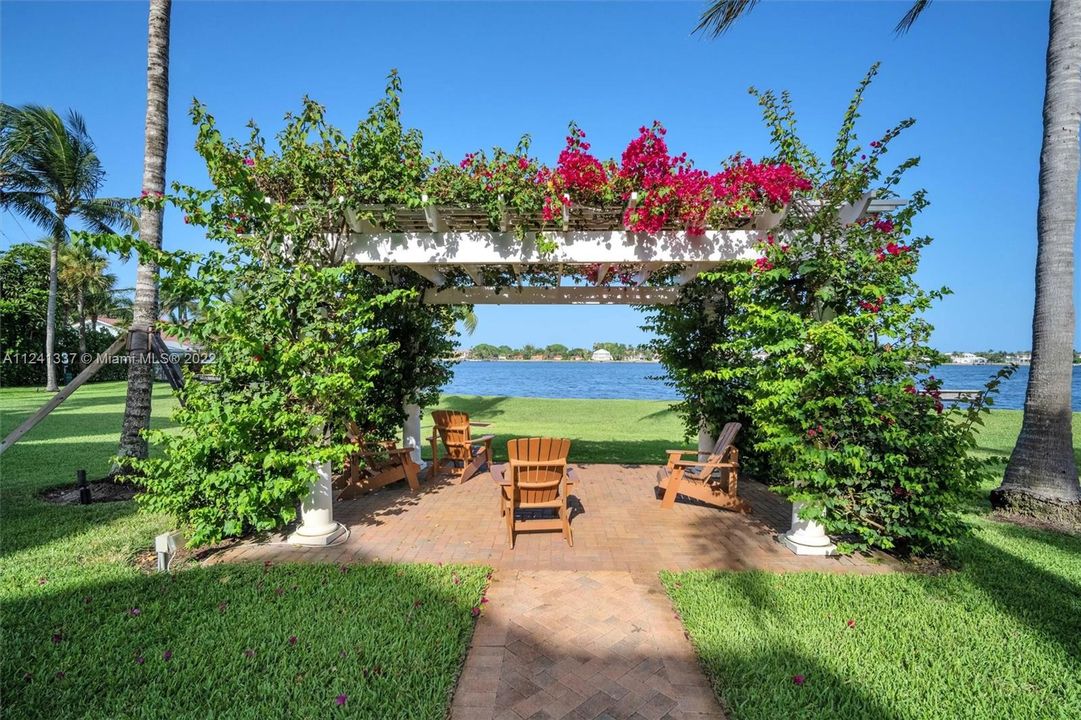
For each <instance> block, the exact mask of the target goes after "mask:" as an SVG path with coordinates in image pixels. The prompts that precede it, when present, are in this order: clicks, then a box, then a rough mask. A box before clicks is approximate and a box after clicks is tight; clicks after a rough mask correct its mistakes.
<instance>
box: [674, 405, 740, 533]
mask: <svg viewBox="0 0 1081 720" xmlns="http://www.w3.org/2000/svg"><path fill="white" fill-rule="evenodd" d="M740 427H741V426H740V424H739V423H736V422H730V423H728V424H726V425H725V426H724V429H722V430H721V434H720V436H719V437H718V438H717V442H716V444H714V446H713V450H712V452H710V453H709V455H708V456H705V459H704V460H703V455H704V454H703V453H699V452H698V451H697V450H669V451H668V464H667V465H665V466H664V467H662V468H661V469H660V470H658V471H657V487H659V488H660V489H661V490H663V491H664V497H663V499H662V500H661V507H662V508H670V507H672V506H673V505H674V504H675V502H676V496H677V495H683V496H685V497H689V498H694V499H695V500H700V501H702V502H704V503H708V504H710V505H716V506H717V507H722V508H729V509H731V510H736V511H737V512H741V513H745V512H750V511H751V506H750V505H748V504H747V503H745V502H743V501H742V500H740V499H739V496H738V495H737V492H736V491H737V486H738V484H739V450H737V449H736V446H735V445H733V444H732V443H733V442H735V439H736V435H737V434H738V433H739V430H740ZM685 455H697V456H698V457H697V459H696V460H684V459H683V456H685Z"/></svg>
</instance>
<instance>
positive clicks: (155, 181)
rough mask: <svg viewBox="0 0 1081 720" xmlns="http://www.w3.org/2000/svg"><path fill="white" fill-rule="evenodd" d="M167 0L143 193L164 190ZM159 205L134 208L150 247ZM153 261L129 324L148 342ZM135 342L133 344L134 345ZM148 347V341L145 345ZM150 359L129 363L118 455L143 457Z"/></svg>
mask: <svg viewBox="0 0 1081 720" xmlns="http://www.w3.org/2000/svg"><path fill="white" fill-rule="evenodd" d="M171 12H172V1H171V0H150V17H149V20H148V22H147V24H148V27H149V32H148V37H147V65H146V137H145V143H144V150H143V194H144V195H158V196H160V195H161V194H163V193H164V192H165V152H166V149H167V147H168V144H169V142H168V140H169V16H170V13H171ZM162 214H163V211H162V208H161V206H160V205H153V206H151V205H149V204H146V205H143V207H142V209H141V212H140V213H139V239H140V240H142V241H143V242H145V243H147V244H148V245H151V246H152V247H155V248H160V247H161V224H162ZM158 313H159V306H158V266H157V264H156V263H154V262H152V261H149V260H147V259H142V258H140V260H139V268H138V270H137V271H136V275H135V307H134V313H133V318H132V329H133V330H134V331H135V333H136V334H135V336H134V337H135V338H136V339H140V338H141V339H144V340H147V341H148V339H149V338H148V336H147V335H146V334H145V333H147V332H149V330H150V329H151V328H152V327H153V326H154V324H155V323H157V322H158ZM136 347H138V345H136ZM144 347H146V348H147V349H149V342H147V344H146V346H144ZM153 369H154V368H153V366H152V365H151V364H150V363H143V362H133V363H131V364H130V365H129V366H128V396H127V401H126V402H125V404H124V425H123V428H122V429H121V433H120V447H119V449H118V450H117V455H119V456H120V457H136V458H145V457H146V456H147V445H146V438H145V437H144V436H143V432H144V431H145V430H146V429H147V428H149V427H150V397H151V390H152V386H153V383H154V375H153Z"/></svg>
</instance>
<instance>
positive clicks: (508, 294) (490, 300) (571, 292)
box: [424, 285, 680, 305]
mask: <svg viewBox="0 0 1081 720" xmlns="http://www.w3.org/2000/svg"><path fill="white" fill-rule="evenodd" d="M679 292H680V289H679V288H678V287H653V288H651V287H593V286H582V285H568V286H564V287H521V288H518V287H506V288H494V287H464V288H444V289H442V290H440V289H437V288H431V289H429V290H426V291H425V293H424V302H426V303H428V304H429V305H671V304H672V303H674V302H676V300H678V299H679Z"/></svg>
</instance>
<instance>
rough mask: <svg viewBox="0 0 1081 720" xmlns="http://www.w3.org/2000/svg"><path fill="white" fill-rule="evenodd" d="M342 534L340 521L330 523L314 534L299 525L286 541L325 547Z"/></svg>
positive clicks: (342, 527)
mask: <svg viewBox="0 0 1081 720" xmlns="http://www.w3.org/2000/svg"><path fill="white" fill-rule="evenodd" d="M342 535H345V526H344V525H342V524H341V523H340V522H335V523H332V524H331V525H330V527H329V528H328V529H325V530H324V531H322V532H317V533H314V534H308V532H307V531H306V528H304V527H303V526H301V527H299V528H297V531H296V532H294V533H293V534H292V535H290V536H289V540H288V542H289V544H290V545H304V546H307V547H326V546H327V545H333V544H334V543H335V542H337V541H338V540H339V539H340V538H341V537H342Z"/></svg>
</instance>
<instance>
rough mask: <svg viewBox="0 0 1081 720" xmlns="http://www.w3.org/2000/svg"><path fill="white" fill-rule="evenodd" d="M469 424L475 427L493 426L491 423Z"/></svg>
mask: <svg viewBox="0 0 1081 720" xmlns="http://www.w3.org/2000/svg"><path fill="white" fill-rule="evenodd" d="M469 424H470V425H472V426H473V427H489V426H490V425H491V423H490V422H470V423H469Z"/></svg>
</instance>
